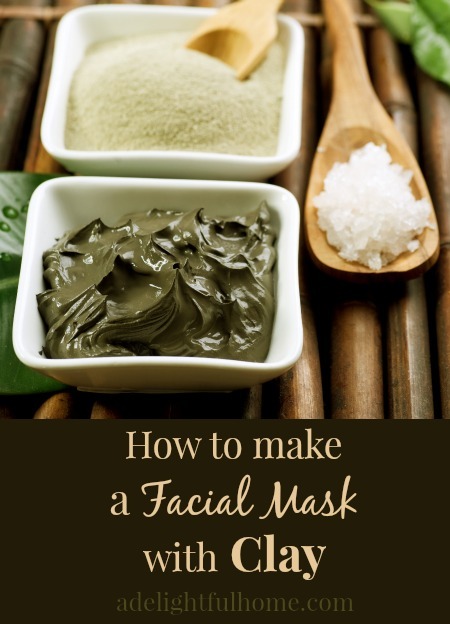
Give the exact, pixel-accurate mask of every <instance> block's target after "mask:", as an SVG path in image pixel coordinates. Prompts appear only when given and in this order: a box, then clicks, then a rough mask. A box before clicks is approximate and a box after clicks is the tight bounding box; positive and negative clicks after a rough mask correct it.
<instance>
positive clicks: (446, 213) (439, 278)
mask: <svg viewBox="0 0 450 624" xmlns="http://www.w3.org/2000/svg"><path fill="white" fill-rule="evenodd" d="M418 89H419V106H420V115H421V130H422V134H421V136H422V145H423V147H422V154H423V159H424V169H425V174H426V176H427V181H428V185H429V188H430V193H431V197H432V199H433V203H434V207H435V210H436V215H437V219H438V224H439V233H440V242H441V251H440V257H439V260H438V262H437V265H436V266H435V268H434V269H432V271H431V276H432V277H433V278H434V280H433V281H432V283H431V286H432V289H433V291H432V299H431V302H432V312H433V314H434V319H435V337H436V345H435V350H436V352H437V362H438V383H439V392H440V410H441V416H442V418H445V419H447V418H450V210H449V206H450V147H449V143H448V136H449V133H450V90H449V88H448V87H446V86H445V85H444V84H442V83H440V82H438V81H437V80H434V79H433V78H431V77H430V76H428V75H426V74H425V73H423V72H422V71H420V70H419V71H418ZM430 291H431V288H430Z"/></svg>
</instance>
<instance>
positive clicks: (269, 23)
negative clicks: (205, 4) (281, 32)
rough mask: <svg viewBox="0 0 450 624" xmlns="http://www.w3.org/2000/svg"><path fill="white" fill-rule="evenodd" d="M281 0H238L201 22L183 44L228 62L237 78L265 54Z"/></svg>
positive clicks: (256, 64)
mask: <svg viewBox="0 0 450 624" xmlns="http://www.w3.org/2000/svg"><path fill="white" fill-rule="evenodd" d="M283 3H284V0H239V2H233V4H228V5H226V6H224V7H222V8H221V9H219V10H218V11H217V12H216V13H214V14H213V15H212V16H211V17H208V18H207V19H206V20H205V21H204V22H202V23H201V24H200V27H199V28H198V30H197V31H196V32H195V33H194V34H193V35H192V36H191V37H190V39H189V40H188V41H187V42H186V47H187V48H190V49H192V50H197V51H198V52H204V53H205V54H209V55H210V56H214V57H216V58H218V59H220V60H221V61H223V62H224V63H227V64H228V65H230V66H231V67H233V69H235V71H236V77H237V78H238V79H239V80H244V79H245V78H247V77H248V76H249V75H250V74H251V72H252V71H253V70H254V69H256V67H257V66H258V65H259V64H260V63H261V61H262V60H263V59H264V58H265V56H266V54H267V51H268V49H269V47H270V45H271V44H272V43H273V41H274V40H275V39H276V36H277V33H278V24H277V19H276V16H277V12H278V9H279V8H280V7H281V5H282V4H283Z"/></svg>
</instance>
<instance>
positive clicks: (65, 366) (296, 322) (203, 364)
mask: <svg viewBox="0 0 450 624" xmlns="http://www.w3.org/2000/svg"><path fill="white" fill-rule="evenodd" d="M199 209H202V210H201V211H200V212H199ZM155 210H156V212H155ZM150 211H153V212H151V214H150V216H147V213H149V212H150ZM255 211H256V212H255ZM299 212H300V211H299V206H298V203H297V201H296V199H295V198H294V196H293V195H292V194H291V193H290V192H289V191H287V190H286V189H283V188H281V187H279V186H276V185H273V184H265V183H257V182H239V181H237V182H227V181H212V180H184V179H183V180H180V179H178V180H166V179H152V178H149V179H145V178H128V177H96V176H67V177H65V176H64V177H60V178H55V179H52V180H49V181H47V182H44V183H43V184H41V185H40V186H39V187H38V188H37V190H36V191H35V192H34V193H33V195H32V197H31V201H30V205H29V211H28V216H27V223H26V231H25V240H24V250H23V258H22V266H21V272H20V278H19V285H18V294H17V303H16V309H15V315H14V325H13V344H14V349H15V351H16V354H17V356H18V358H19V359H20V360H21V361H22V362H23V363H24V364H26V365H27V366H29V367H30V368H32V369H34V370H37V371H39V372H41V373H44V374H46V375H49V376H50V377H53V378H54V379H57V380H59V381H61V382H63V383H66V384H69V385H72V386H76V387H78V388H80V389H82V390H88V391H96V392H102V391H104V392H179V391H227V390H233V389H238V388H244V387H250V386H252V385H254V384H258V383H263V382H266V381H268V380H270V379H273V378H275V377H277V376H279V375H281V374H282V373H284V372H286V371H287V370H288V369H289V368H291V367H292V366H293V364H294V363H295V362H296V360H297V359H298V358H299V356H300V353H301V349H302V342H303V330H302V320H301V310H300V294H299V286H298V240H299ZM130 215H133V216H132V217H130ZM152 219H153V220H155V222H156V223H157V227H156V226H154V225H151V226H150V222H151V223H153V222H154V221H151V220H152ZM161 219H162V221H161ZM150 230H151V232H152V233H153V234H152V236H151V237H149V236H148V232H149V231H150ZM67 232H70V235H69V236H65V235H66V233H67ZM48 250H51V251H50V253H48ZM44 254H45V256H46V261H45V262H46V264H45V267H46V268H45V270H46V277H45V279H44V264H43V256H44ZM255 276H257V277H255ZM38 306H39V307H38ZM44 319H45V320H44ZM177 350H178V351H177ZM233 358H241V359H233ZM250 358H253V359H252V360H250Z"/></svg>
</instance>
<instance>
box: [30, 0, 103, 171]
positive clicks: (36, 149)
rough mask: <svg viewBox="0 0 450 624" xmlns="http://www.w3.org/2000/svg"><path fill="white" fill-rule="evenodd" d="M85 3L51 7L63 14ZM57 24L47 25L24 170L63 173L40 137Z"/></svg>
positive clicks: (67, 0) (74, 0)
mask: <svg viewBox="0 0 450 624" xmlns="http://www.w3.org/2000/svg"><path fill="white" fill-rule="evenodd" d="M86 4H92V2H89V1H85V0H58V6H57V7H51V8H54V9H55V10H56V11H57V14H61V15H63V14H64V13H65V12H67V10H69V9H73V8H75V7H77V6H83V5H86ZM45 8H49V7H45ZM57 26H58V24H57V22H53V23H52V24H50V25H49V27H48V31H47V41H46V47H45V53H44V61H43V66H42V74H41V79H40V83H39V89H38V95H37V100H36V106H35V109H34V115H33V122H32V126H31V132H30V136H29V140H28V145H27V153H26V156H25V163H24V171H32V172H40V173H63V172H64V171H65V169H64V167H63V166H62V165H60V164H59V163H58V162H56V160H54V159H53V158H52V157H51V156H50V154H48V153H47V151H46V150H45V149H44V147H43V145H42V143H41V137H40V132H41V123H42V115H43V113H44V107H45V100H46V97H47V90H48V83H49V79H50V72H51V67H52V58H53V48H54V44H55V34H56V28H57Z"/></svg>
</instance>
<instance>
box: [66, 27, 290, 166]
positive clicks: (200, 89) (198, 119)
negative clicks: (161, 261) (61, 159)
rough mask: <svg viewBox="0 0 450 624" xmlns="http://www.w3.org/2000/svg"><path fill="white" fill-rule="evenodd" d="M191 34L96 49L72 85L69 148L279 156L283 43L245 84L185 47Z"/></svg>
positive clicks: (114, 42)
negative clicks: (191, 151) (277, 150)
mask: <svg viewBox="0 0 450 624" xmlns="http://www.w3.org/2000/svg"><path fill="white" fill-rule="evenodd" d="M188 35H189V33H186V32H170V33H168V32H164V33H154V34H151V35H145V36H139V37H130V38H121V39H114V40H111V41H107V42H102V43H100V44H96V45H94V46H92V47H91V48H89V49H88V51H87V54H86V56H85V57H84V59H83V60H82V62H81V64H80V66H79V67H78V69H77V71H76V72H75V75H74V78H73V81H72V85H71V90H70V96H69V103H68V110H67V118H66V132H65V143H66V147H67V148H69V149H75V150H150V149H151V150H194V151H206V152H220V153H230V154H231V153H232V154H241V155H249V156H269V155H273V154H274V153H275V152H276V149H277V143H278V131H279V122H280V108H281V99H282V83H283V71H284V69H283V68H284V51H283V47H282V45H281V43H279V42H276V43H275V44H273V45H272V46H271V49H270V52H269V54H268V56H267V58H266V59H265V60H264V61H263V63H262V64H261V65H260V66H259V67H258V68H257V70H256V71H254V72H253V74H252V75H251V76H250V77H249V78H248V79H247V80H245V81H239V80H237V79H236V77H235V75H234V71H233V69H232V68H231V67H229V66H228V65H226V64H225V63H223V62H222V61H220V60H217V59H215V58H213V57H211V56H208V55H206V54H203V53H201V52H197V51H194V50H189V49H187V48H185V47H184V43H185V41H186V39H187V37H188Z"/></svg>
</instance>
